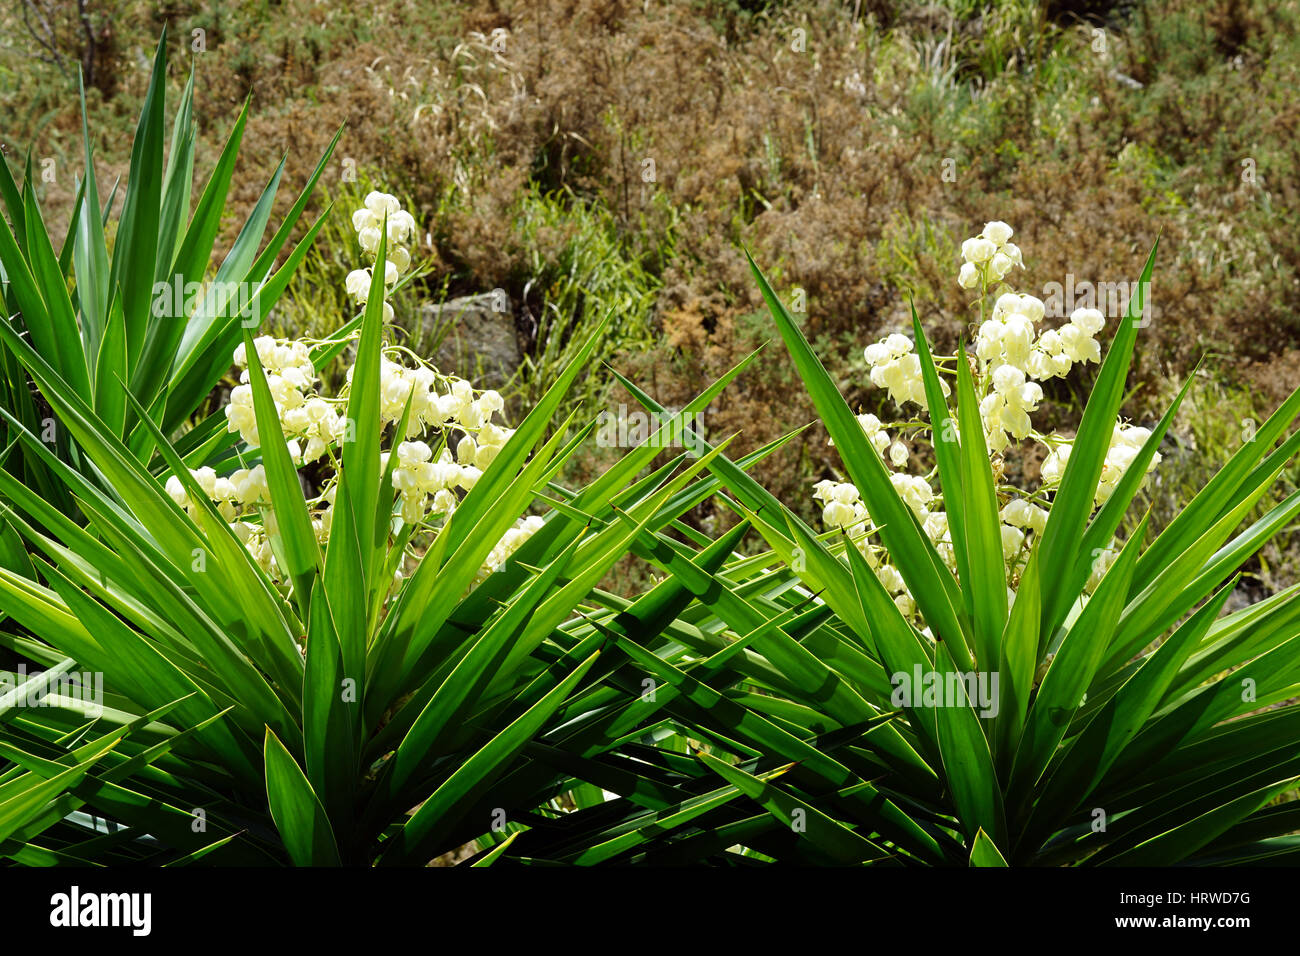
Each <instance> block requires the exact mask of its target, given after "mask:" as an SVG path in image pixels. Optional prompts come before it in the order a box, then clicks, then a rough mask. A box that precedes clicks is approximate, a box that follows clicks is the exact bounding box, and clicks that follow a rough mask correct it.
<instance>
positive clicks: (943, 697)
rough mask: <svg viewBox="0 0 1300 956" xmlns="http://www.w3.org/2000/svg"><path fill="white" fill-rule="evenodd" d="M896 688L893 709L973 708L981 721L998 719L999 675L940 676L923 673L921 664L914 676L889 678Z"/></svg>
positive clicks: (966, 673)
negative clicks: (983, 718) (983, 719)
mask: <svg viewBox="0 0 1300 956" xmlns="http://www.w3.org/2000/svg"><path fill="white" fill-rule="evenodd" d="M889 682H890V683H891V684H892V685H893V687H894V692H893V693H892V694H891V695H890V698H889V702H890V704H892V705H893V706H894V707H908V708H911V709H914V710H920V709H923V708H929V707H968V706H974V707H975V708H976V709H977V711H978V713H979V715H980V716H981V717H985V718H989V717H996V716H997V715H998V710H999V709H1000V705H999V703H998V672H997V671H991V672H990V671H964V672H963V671H950V672H949V673H946V674H941V673H940V672H939V671H936V670H929V671H927V670H924V669H923V668H922V667H921V665H920V664H917V665H916V666H914V667H913V668H912V671H911V673H908V672H907V671H898V672H897V673H895V674H893V675H891V676H890V678H889Z"/></svg>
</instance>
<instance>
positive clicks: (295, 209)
mask: <svg viewBox="0 0 1300 956" xmlns="http://www.w3.org/2000/svg"><path fill="white" fill-rule="evenodd" d="M194 79H195V78H194V73H193V71H191V73H190V77H189V80H188V82H187V83H186V86H185V91H184V93H183V95H182V97H181V100H180V103H179V105H178V107H177V109H176V114H175V119H174V121H173V124H172V132H171V140H170V146H168V143H167V137H166V131H165V128H164V127H165V117H166V108H165V99H166V95H165V94H166V83H167V37H166V33H165V32H164V35H163V38H162V40H161V41H160V42H159V44H158V50H157V53H156V55H155V57H154V63H153V71H152V74H151V76H150V80H149V87H148V91H147V92H146V94H145V99H144V105H143V108H142V110H141V113H140V119H139V123H138V126H137V129H136V134H135V139H134V142H133V144H132V150H131V164H130V167H129V169H128V171H127V182H126V188H125V191H124V194H123V196H122V199H121V205H120V209H119V210H118V211H117V212H116V214H115V213H114V211H113V210H114V207H115V206H116V205H117V198H118V184H114V186H113V188H112V190H111V191H110V193H109V196H108V200H107V202H106V203H104V205H103V206H101V205H100V191H99V183H98V181H97V178H96V174H95V164H94V161H95V157H94V154H93V150H92V147H91V143H92V137H91V133H90V120H89V117H87V116H86V109H85V96H84V91H83V95H82V126H83V136H84V141H85V175H84V178H81V179H79V180H78V182H77V196H76V200H75V202H74V206H73V210H72V217H71V222H70V225H69V227H68V230H67V233H66V237H65V238H63V239H62V240H61V241H60V240H58V239H56V238H55V236H54V234H53V233H52V232H51V231H50V229H49V227H48V226H47V224H46V221H45V218H44V215H43V213H42V211H41V207H40V203H39V200H38V198H37V185H38V177H34V176H33V170H32V164H31V158H30V155H29V156H28V159H27V163H26V167H25V170H24V173H23V175H22V177H21V180H15V178H14V176H13V174H12V172H11V171H10V169H9V167H8V165H7V164H6V163H4V162H0V205H2V206H3V209H4V211H5V212H7V214H8V222H3V221H2V220H3V219H4V217H2V216H0V300H3V303H4V309H5V313H6V315H7V316H12V317H13V318H14V321H15V323H16V328H17V329H18V330H19V331H20V332H21V333H22V334H23V335H24V337H25V339H26V340H27V341H28V342H29V343H30V344H31V345H32V346H33V347H34V348H36V349H37V350H38V351H39V352H40V353H41V355H42V356H43V357H44V358H45V359H46V361H47V362H48V363H49V364H50V366H51V367H52V368H53V369H54V370H55V371H56V372H57V373H58V374H59V375H60V376H61V377H62V378H63V379H64V380H65V381H66V382H67V383H68V385H69V386H70V387H71V388H72V390H73V391H74V392H75V394H76V395H77V397H78V398H79V399H80V400H81V401H82V402H84V403H85V404H86V405H87V406H88V407H90V408H92V409H93V410H94V411H95V413H96V415H97V416H98V417H99V419H100V420H101V421H103V422H104V424H105V425H106V426H107V427H109V428H110V429H111V431H112V433H113V435H114V436H115V437H116V438H119V439H120V440H121V441H122V442H123V443H124V444H125V446H126V447H127V448H128V449H129V450H130V452H131V455H132V457H134V458H135V459H136V460H137V461H139V462H142V463H149V462H150V461H151V459H152V457H153V452H154V447H155V444H154V438H153V433H152V432H153V430H152V429H150V428H149V427H146V425H145V423H144V422H143V421H142V416H145V415H147V416H148V418H149V419H150V420H151V422H152V423H153V424H155V425H156V426H157V427H158V428H160V429H161V430H162V431H163V433H164V434H166V435H169V436H173V437H176V439H177V447H178V450H179V451H180V452H181V453H182V454H184V455H185V456H186V457H187V459H189V460H190V461H191V462H192V463H198V464H202V463H203V462H205V461H207V460H209V459H210V458H212V457H213V456H218V455H220V454H222V453H223V452H224V451H225V450H226V449H227V448H228V447H229V445H230V436H229V435H227V434H226V433H225V430H224V424H225V422H224V419H223V418H222V417H221V416H219V415H218V416H208V417H206V418H203V420H201V421H194V416H195V413H196V412H199V411H201V406H202V404H203V403H204V402H205V400H206V399H207V398H208V396H209V394H210V393H211V391H212V388H213V386H214V385H215V384H216V382H217V381H218V379H219V378H220V376H221V375H223V374H224V373H225V372H226V370H227V369H228V368H229V359H230V353H231V350H232V349H233V348H234V346H235V344H236V343H237V342H238V341H239V339H240V335H241V334H242V328H243V327H244V326H248V325H255V324H256V323H257V321H258V320H259V319H260V318H261V317H263V316H265V315H266V314H267V312H269V310H270V309H271V308H272V307H273V306H274V305H275V303H276V301H277V300H278V299H279V297H280V295H281V294H282V293H283V292H284V289H285V287H286V286H287V284H288V281H289V278H290V277H291V276H292V274H293V271H294V269H295V268H296V267H297V265H298V263H299V262H301V260H302V258H303V257H304V256H305V255H306V252H307V250H308V249H309V248H310V246H311V243H312V241H313V239H314V238H315V236H316V233H317V231H318V230H319V229H320V226H321V223H322V222H323V221H324V220H323V219H321V220H318V221H317V222H316V223H315V224H314V225H312V226H311V227H310V228H309V229H308V230H307V232H306V234H305V235H304V236H303V237H302V239H301V240H300V241H299V242H297V243H296V244H295V245H294V246H293V247H292V249H291V251H290V252H289V254H288V255H287V256H286V257H285V259H284V261H283V263H281V264H280V265H279V267H278V268H277V266H276V262H277V260H278V259H279V257H280V255H281V253H282V251H283V250H284V249H285V247H286V244H287V243H288V241H289V239H290V237H291V236H292V235H293V232H294V230H295V229H296V228H297V226H298V223H299V220H300V219H301V217H302V214H303V211H304V210H305V208H306V206H307V203H308V201H309V199H310V198H311V194H312V191H313V189H314V188H315V185H316V183H317V181H318V179H319V178H320V176H321V173H322V172H323V171H324V169H325V165H326V163H327V162H328V160H329V157H330V155H331V153H332V152H333V148H334V144H333V143H331V145H330V147H329V149H328V150H327V151H326V153H325V155H324V156H322V157H321V159H320V162H319V164H318V165H317V166H316V169H315V171H314V172H313V173H312V175H311V177H310V179H309V180H308V182H307V184H306V186H305V187H304V188H303V190H302V192H301V193H300V194H299V195H298V197H297V199H296V200H295V202H294V203H293V205H292V207H291V208H290V209H289V211H288V212H287V213H286V214H285V216H284V218H283V220H282V221H281V223H280V225H279V227H278V228H277V229H276V230H275V232H274V234H273V235H272V236H271V237H270V239H269V240H267V241H265V242H264V239H265V236H266V230H267V226H268V223H269V222H270V218H271V212H272V207H273V205H274V203H275V197H276V193H277V192H278V189H279V185H280V180H281V178H282V176H283V173H284V162H283V161H281V163H280V165H279V166H278V167H277V168H276V171H275V173H274V174H273V175H272V176H271V178H270V180H269V182H268V183H267V185H266V187H265V189H264V190H263V192H262V194H261V197H260V198H259V199H258V202H257V204H256V205H255V206H254V207H253V210H252V212H251V213H250V215H249V217H248V219H247V220H246V221H245V222H244V223H243V225H242V227H241V228H240V230H239V233H238V236H237V238H236V239H235V241H234V243H233V245H232V246H231V247H230V249H229V251H228V252H227V253H226V255H225V257H224V258H222V259H220V260H218V259H216V258H214V256H213V251H214V247H215V244H216V240H217V235H218V232H219V230H220V228H221V225H222V217H223V215H225V213H226V202H227V197H228V194H229V190H230V183H231V177H232V176H233V174H234V171H235V165H236V160H237V157H238V153H239V147H240V143H241V141H242V139H243V135H244V128H245V124H246V121H247V119H248V106H247V104H245V107H244V109H243V111H242V112H241V113H240V115H239V118H238V119H237V120H236V121H235V125H234V127H233V129H232V130H231V132H230V135H229V137H228V138H227V140H226V145H225V147H224V149H223V150H222V152H221V155H220V156H219V157H218V159H217V162H216V165H215V166H214V167H213V171H212V174H211V176H210V178H209V179H208V182H207V184H206V185H205V186H204V188H203V190H202V192H201V193H200V195H199V197H198V201H197V203H193V202H192V198H193V197H192V183H193V178H194V164H195V145H196V126H195V119H194V113H193V105H194ZM337 139H338V138H337V136H336V137H335V142H337ZM191 213H192V215H191ZM114 219H116V228H115V229H114V228H113V220H114ZM110 235H111V236H112V239H111V241H110V239H109V236H110ZM56 249H57V251H56ZM259 250H260V251H259ZM0 370H2V372H3V375H2V378H0V403H2V404H3V406H4V407H5V408H6V409H8V410H9V411H10V412H11V413H12V414H13V415H14V417H16V418H17V419H18V421H20V422H21V423H22V424H23V426H24V427H25V428H27V429H29V430H31V431H33V432H35V433H36V434H38V435H40V436H41V437H42V439H43V440H44V441H45V443H46V444H47V445H48V446H49V447H50V448H51V449H52V450H53V451H54V452H55V454H56V455H57V456H58V458H59V459H60V460H61V461H63V462H66V463H69V464H70V465H71V466H72V467H74V468H78V469H80V468H81V467H82V461H83V458H82V455H81V453H80V451H79V450H78V449H76V447H75V445H74V443H73V440H72V437H71V436H70V435H69V434H68V433H67V432H66V430H63V429H60V428H59V427H58V423H57V422H56V420H55V418H54V417H53V416H51V415H50V414H49V409H48V407H47V406H45V405H44V404H43V403H42V400H41V399H40V397H39V396H38V395H37V394H36V393H35V391H34V389H33V387H32V382H31V380H30V378H29V377H28V376H27V375H26V374H25V373H24V371H23V367H22V365H21V364H20V363H19V362H18V361H17V360H16V359H15V357H14V355H13V354H12V353H11V352H10V351H8V350H7V349H6V350H2V351H0ZM128 396H129V397H128ZM136 405H138V406H140V408H139V409H137V408H136V407H135V406H136ZM141 409H143V411H141ZM182 431H184V432H185V434H183V435H182V434H181V432H182ZM3 435H4V440H5V443H6V445H9V444H11V443H12V440H13V438H14V433H13V432H12V431H11V430H10V429H9V426H8V425H6V426H5V427H4V431H3ZM13 455H14V456H15V457H14V460H12V461H10V462H9V463H8V464H7V467H8V468H9V470H10V471H11V472H13V473H15V474H18V475H21V476H22V478H23V480H24V481H25V482H26V483H27V484H28V485H29V486H30V487H32V488H35V489H38V490H39V491H40V492H41V493H42V494H43V495H45V496H46V497H47V498H48V499H49V500H51V501H53V502H55V503H57V504H58V505H59V507H60V509H61V510H63V511H64V512H65V513H68V514H73V513H75V512H74V511H73V502H72V499H71V498H70V496H69V494H68V492H67V489H66V487H65V486H64V484H63V483H62V482H60V481H59V480H57V478H56V477H55V475H54V474H53V472H52V471H51V469H50V467H49V466H48V465H46V464H45V463H44V462H43V460H42V459H41V458H40V457H39V456H35V455H32V454H30V453H28V452H26V451H24V450H22V449H21V448H15V449H14V451H13ZM86 474H87V476H88V477H90V478H92V480H97V479H96V476H95V475H94V473H93V471H88V472H86Z"/></svg>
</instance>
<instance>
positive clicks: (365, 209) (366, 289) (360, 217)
mask: <svg viewBox="0 0 1300 956" xmlns="http://www.w3.org/2000/svg"><path fill="white" fill-rule="evenodd" d="M385 223H387V228H388V251H387V255H386V256H385V257H384V264H383V270H384V287H385V288H386V289H391V288H392V287H393V286H394V285H396V284H397V280H398V279H399V278H400V277H401V275H402V273H403V272H405V271H406V270H407V269H408V268H410V266H411V251H410V249H408V248H407V243H409V242H411V241H412V240H414V239H415V217H413V216H412V215H411V214H410V213H409V212H407V211H406V210H405V209H403V208H402V205H401V203H400V202H398V201H397V197H395V196H390V195H389V194H388V193H381V192H372V193H370V194H368V195H367V196H366V199H365V205H363V206H362V207H361V208H360V209H358V210H357V211H356V212H354V213H353V214H352V228H353V229H355V230H356V231H357V242H358V243H359V244H360V245H361V251H362V252H363V253H365V254H366V255H367V256H368V257H369V258H370V260H371V261H372V262H373V261H374V260H375V259H376V258H377V257H378V255H379V242H380V240H381V239H382V238H383V235H384V226H385ZM372 274H373V271H372V269H356V270H354V271H352V272H349V273H348V277H347V280H346V283H345V284H346V286H347V290H348V295H349V296H351V297H352V300H353V301H354V302H356V304H357V305H360V306H364V305H365V304H366V299H368V298H369V297H370V282H371V276H372ZM392 319H393V307H392V306H391V305H389V304H388V303H387V302H385V303H384V321H385V322H391V321H392Z"/></svg>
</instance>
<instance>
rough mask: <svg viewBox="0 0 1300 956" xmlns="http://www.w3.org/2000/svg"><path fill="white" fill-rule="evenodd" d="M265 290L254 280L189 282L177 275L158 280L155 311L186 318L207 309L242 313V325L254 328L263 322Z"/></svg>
mask: <svg viewBox="0 0 1300 956" xmlns="http://www.w3.org/2000/svg"><path fill="white" fill-rule="evenodd" d="M261 289H262V286H261V285H260V284H254V283H252V282H225V281H215V280H214V281H212V282H187V281H185V277H184V276H181V275H174V276H172V278H171V280H170V281H168V282H155V283H154V285H153V293H152V294H153V301H152V304H151V311H152V312H153V316H154V318H156V319H161V318H173V319H183V318H188V317H189V316H190V315H192V314H193V313H194V312H195V311H196V310H197V309H199V308H203V309H204V311H205V312H207V313H208V314H209V315H212V316H239V319H240V324H242V325H243V326H245V327H246V328H250V329H251V328H256V327H257V326H259V325H261V324H262V316H261V308H260V305H261V300H260V299H259V298H258V293H259V292H260V291H261Z"/></svg>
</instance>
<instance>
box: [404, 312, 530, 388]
mask: <svg viewBox="0 0 1300 956" xmlns="http://www.w3.org/2000/svg"><path fill="white" fill-rule="evenodd" d="M398 321H399V322H400V321H401V320H400V319H399V320H398ZM409 331H410V332H411V333H412V334H411V341H410V343H409V344H410V346H411V348H412V349H413V350H414V351H415V352H416V353H418V354H420V355H425V356H428V357H430V358H431V359H432V361H433V363H434V365H436V366H437V367H438V371H440V372H445V373H447V374H449V375H453V374H454V375H457V376H459V377H461V378H464V379H468V380H469V381H471V382H472V383H473V384H474V386H475V387H476V388H500V387H502V386H503V385H505V384H506V382H508V381H509V380H510V378H511V377H512V376H513V375H514V373H515V370H516V369H518V368H519V365H520V363H521V362H522V361H523V352H522V350H521V349H520V346H519V334H518V332H517V330H516V329H515V317H514V313H513V312H512V311H511V308H510V300H509V299H507V298H506V295H505V293H504V292H503V291H501V290H499V289H498V290H496V291H494V292H488V293H485V294H484V295H473V296H465V297H464V298H460V299H448V300H447V301H446V302H443V303H428V304H426V305H424V306H421V308H420V311H419V327H418V328H414V329H410V330H409Z"/></svg>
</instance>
